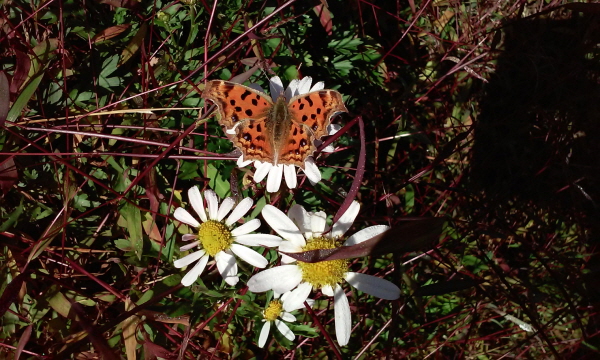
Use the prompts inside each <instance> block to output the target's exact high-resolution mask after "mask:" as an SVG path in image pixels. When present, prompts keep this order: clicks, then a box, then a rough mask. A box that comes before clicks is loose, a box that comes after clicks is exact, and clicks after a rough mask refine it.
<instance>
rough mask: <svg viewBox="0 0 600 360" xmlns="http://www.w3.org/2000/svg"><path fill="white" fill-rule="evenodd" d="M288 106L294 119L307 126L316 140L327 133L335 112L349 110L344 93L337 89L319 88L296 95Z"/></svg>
mask: <svg viewBox="0 0 600 360" xmlns="http://www.w3.org/2000/svg"><path fill="white" fill-rule="evenodd" d="M288 107H289V109H290V113H291V114H292V119H293V120H294V121H295V122H297V123H298V124H302V125H305V126H307V127H308V128H309V129H310V130H311V131H312V133H313V135H314V139H316V140H318V139H320V138H321V137H323V136H325V135H327V126H328V125H329V124H330V123H331V118H332V117H333V116H334V115H335V114H338V113H340V112H348V110H347V109H346V106H344V101H343V100H342V95H341V94H340V93H339V92H337V91H335V90H317V91H313V92H310V93H308V94H303V95H298V96H295V97H293V98H292V99H291V100H290V102H289V104H288ZM309 155H311V154H309Z"/></svg>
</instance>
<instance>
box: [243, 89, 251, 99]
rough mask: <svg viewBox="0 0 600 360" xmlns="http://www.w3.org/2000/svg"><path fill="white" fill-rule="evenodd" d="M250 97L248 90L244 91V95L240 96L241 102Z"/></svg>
mask: <svg viewBox="0 0 600 360" xmlns="http://www.w3.org/2000/svg"><path fill="white" fill-rule="evenodd" d="M250 95H252V93H251V92H250V91H248V90H245V91H244V93H243V94H242V100H244V101H246V98H247V97H248V96H250Z"/></svg>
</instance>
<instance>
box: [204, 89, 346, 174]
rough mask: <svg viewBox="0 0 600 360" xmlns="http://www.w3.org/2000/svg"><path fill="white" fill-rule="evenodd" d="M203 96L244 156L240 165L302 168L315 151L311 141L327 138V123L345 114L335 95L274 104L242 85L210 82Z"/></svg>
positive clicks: (309, 95)
mask: <svg viewBox="0 0 600 360" xmlns="http://www.w3.org/2000/svg"><path fill="white" fill-rule="evenodd" d="M202 97H203V98H205V99H208V100H210V101H211V102H213V103H214V104H215V105H216V106H217V108H218V113H219V115H220V116H219V123H220V124H221V126H222V127H223V128H224V130H225V133H226V134H227V136H228V137H229V139H230V140H231V141H232V142H233V144H234V146H236V147H237V148H239V149H240V150H241V151H242V154H243V160H258V161H262V162H269V163H271V164H273V165H278V164H283V165H295V166H298V167H300V168H302V169H304V162H305V160H306V158H307V157H308V156H311V155H312V154H313V153H314V152H315V151H316V145H315V144H314V141H315V140H318V139H320V138H321V137H323V136H324V135H327V126H328V125H329V124H330V123H331V118H332V117H333V116H335V115H336V114H338V113H340V112H347V110H346V107H345V106H344V103H343V101H342V96H341V95H340V93H338V92H337V91H335V90H317V91H313V92H309V93H307V94H302V95H298V96H295V97H293V98H291V99H289V101H288V99H286V98H285V97H284V96H283V95H280V96H279V97H278V98H277V100H276V101H275V102H273V100H272V99H271V97H270V96H268V95H267V94H265V93H263V92H260V91H257V90H255V89H252V88H249V87H247V86H244V85H240V84H236V83H232V82H228V81H222V80H213V81H209V82H208V83H207V84H206V88H205V89H204V91H203V92H202Z"/></svg>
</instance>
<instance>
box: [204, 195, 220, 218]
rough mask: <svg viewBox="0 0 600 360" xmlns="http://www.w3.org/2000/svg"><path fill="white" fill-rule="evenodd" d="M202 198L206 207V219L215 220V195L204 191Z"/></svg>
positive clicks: (217, 204) (216, 199)
mask: <svg viewBox="0 0 600 360" xmlns="http://www.w3.org/2000/svg"><path fill="white" fill-rule="evenodd" d="M204 197H205V198H206V204H207V205H208V218H209V219H211V220H216V219H217V212H218V211H219V198H218V197H217V194H216V193H215V192H214V191H212V190H205V191H204Z"/></svg>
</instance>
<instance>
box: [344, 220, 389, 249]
mask: <svg viewBox="0 0 600 360" xmlns="http://www.w3.org/2000/svg"><path fill="white" fill-rule="evenodd" d="M389 228H390V227H389V226H387V225H374V226H369V227H368V228H366V229H362V230H361V231H359V232H357V233H355V234H354V235H352V236H350V237H349V238H348V239H346V241H345V242H344V246H350V245H356V244H360V243H361V242H363V241H365V240H369V239H372V238H373V237H375V236H377V235H379V234H381V233H383V232H386V231H387V230H388V229H389Z"/></svg>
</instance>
